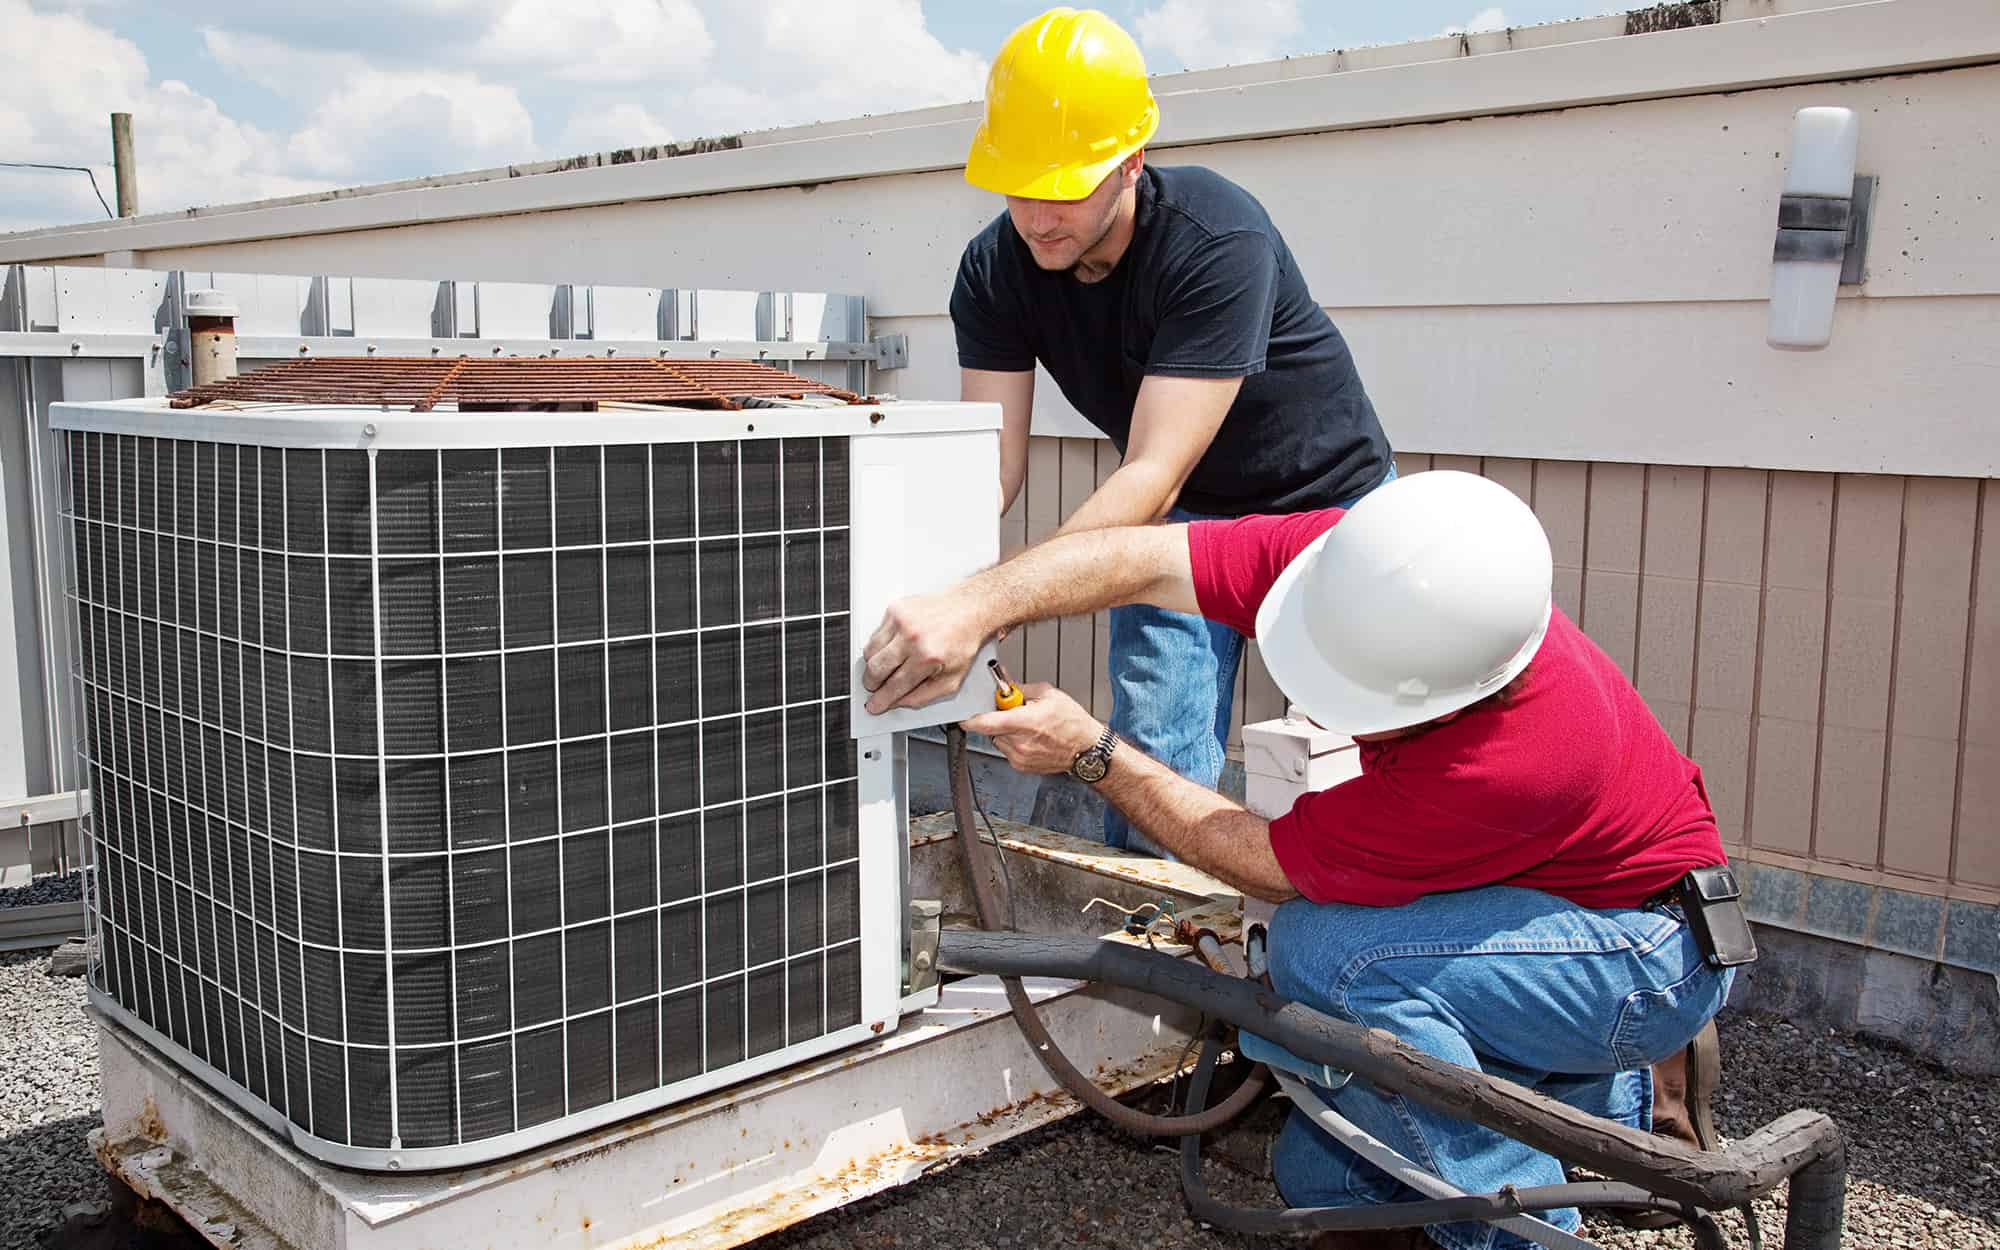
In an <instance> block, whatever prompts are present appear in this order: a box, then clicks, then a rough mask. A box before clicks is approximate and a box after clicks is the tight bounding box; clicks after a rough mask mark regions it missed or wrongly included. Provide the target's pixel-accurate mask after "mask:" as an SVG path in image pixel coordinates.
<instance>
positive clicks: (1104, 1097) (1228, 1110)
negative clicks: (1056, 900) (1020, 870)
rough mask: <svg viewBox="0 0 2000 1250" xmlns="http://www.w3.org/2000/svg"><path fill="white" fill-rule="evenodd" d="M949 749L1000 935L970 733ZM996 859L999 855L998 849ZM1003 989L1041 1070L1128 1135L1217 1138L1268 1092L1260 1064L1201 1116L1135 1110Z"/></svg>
mask: <svg viewBox="0 0 2000 1250" xmlns="http://www.w3.org/2000/svg"><path fill="white" fill-rule="evenodd" d="M944 745H945V759H946V762H947V764H948V765H949V766H950V769H951V807H952V815H953V816H954V817H955V818H956V819H957V821H958V851H959V855H960V857H961V860H962V862H963V863H964V865H965V884H966V888H967V889H968V890H970V891H971V893H972V908H973V911H974V913H976V914H977V915H978V917H979V923H980V924H982V925H985V926H986V927H987V928H989V929H997V928H999V926H1000V905H999V904H998V903H997V902H996V901H995V900H994V898H993V884H992V880H991V878H990V877H989V876H988V875H987V872H986V868H987V859H986V843H985V842H984V840H982V839H981V838H980V836H979V826H978V825H976V824H974V823H973V815H972V809H973V801H972V769H971V764H970V762H969V761H968V760H967V759H966V756H965V730H963V729H961V728H959V727H958V726H957V725H951V726H948V727H947V728H946V729H945V737H944ZM994 854H996V855H997V854H999V851H998V849H997V848H996V849H995V851H994ZM1163 958H1164V956H1163ZM1204 971H1206V969H1204ZM1211 975H1212V974H1211ZM1000 984H1001V986H1002V987H1003V988H1004V989H1005V990H1006V992H1007V1007H1008V1009H1009V1010H1010V1011H1012V1012H1013V1013H1014V1023H1015V1024H1017V1025H1019V1026H1020V1029H1021V1033H1022V1035H1023V1036H1025V1037H1026V1038H1027V1039H1028V1049H1030V1050H1032V1051H1034V1052H1035V1058H1037V1059H1039V1060H1041V1062H1042V1067H1044V1068H1046V1069H1047V1070H1048V1073H1049V1075H1050V1076H1051V1077H1053V1078H1054V1079H1055V1082H1056V1084H1058V1085H1060V1086H1062V1087H1063V1088H1064V1089H1066V1090H1068V1091H1069V1092H1070V1093H1071V1094H1072V1095H1074V1096H1075V1097H1076V1099H1077V1101H1079V1102H1081V1103H1083V1105H1084V1106H1086V1107H1089V1108H1090V1109H1091V1110H1092V1111H1095V1112H1097V1113H1098V1114H1099V1115H1101V1116H1103V1117H1104V1118H1105V1119H1107V1120H1110V1121H1111V1122H1112V1123H1113V1124H1116V1125H1117V1126H1118V1127H1120V1128H1122V1129H1125V1130H1126V1131H1128V1132H1132V1133H1137V1134H1139V1135H1140V1136H1142V1137H1181V1136H1184V1135H1186V1134H1189V1133H1193V1134H1201V1133H1208V1132H1213V1131H1214V1130H1216V1129H1218V1128H1221V1127H1222V1126H1223V1125H1225V1124H1228V1123H1229V1122H1230V1121H1232V1120H1234V1119H1235V1118H1236V1117H1237V1116H1239V1115H1241V1114H1243V1112H1244V1111H1245V1110H1247V1109H1248V1108H1249V1106H1250V1104H1251V1103H1253V1102H1255V1101H1256V1100H1257V1095H1258V1094H1260V1093H1262V1092H1263V1089H1264V1083H1265V1079H1266V1072H1265V1070H1264V1066H1263V1065H1262V1064H1258V1065H1257V1066H1256V1067H1255V1068H1253V1069H1251V1071H1250V1075H1249V1076H1248V1077H1246V1078H1244V1081H1243V1084H1241V1085H1239V1086H1238V1087H1237V1088H1236V1092H1235V1093H1233V1094H1231V1095H1230V1096H1229V1097H1228V1098H1226V1099H1224V1100H1223V1101H1222V1102H1219V1103H1217V1104H1216V1105H1215V1106H1213V1107H1211V1108H1209V1109H1208V1110H1206V1111H1203V1112H1201V1113H1199V1114H1197V1115H1170V1116H1162V1115H1150V1114H1148V1113H1146V1112H1144V1111H1138V1110H1135V1109H1134V1108H1131V1107H1128V1106H1126V1105H1125V1104H1124V1103H1122V1102H1119V1101H1118V1100H1117V1099H1115V1098H1113V1097H1112V1096H1111V1095H1109V1094H1107V1093H1105V1092H1104V1091H1103V1090H1101V1089H1099V1088H1098V1087H1097V1082H1095V1081H1093V1080H1091V1079H1090V1078H1089V1077H1088V1076H1086V1075H1084V1073H1082V1072H1081V1071H1079V1070H1078V1069H1077V1066H1076V1065H1075V1064H1073V1063H1071V1062H1070V1061H1069V1056H1067V1055H1065V1054H1063V1052H1062V1049H1061V1048H1060V1047H1058V1046H1057V1045H1056V1041H1055V1038H1053V1037H1051V1036H1049V1031H1048V1029H1047V1028H1046V1027H1045V1026H1044V1025H1043V1024H1042V1018H1041V1016H1040V1015H1038V1014H1037V1013H1036V1011H1035V1005H1034V1004H1033V1003H1032V1002H1030V1001H1028V993H1027V991H1026V990H1024V989H1022V988H1021V978H1020V977H1018V976H1002V977H1001V978H1000Z"/></svg>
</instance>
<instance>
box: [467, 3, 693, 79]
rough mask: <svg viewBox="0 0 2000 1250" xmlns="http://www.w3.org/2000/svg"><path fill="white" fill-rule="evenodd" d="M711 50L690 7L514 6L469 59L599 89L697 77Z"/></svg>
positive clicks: (511, 6) (689, 5) (630, 4)
mask: <svg viewBox="0 0 2000 1250" xmlns="http://www.w3.org/2000/svg"><path fill="white" fill-rule="evenodd" d="M714 50H715V41H714V39H712V38H710V36H709V33H708V23H707V22H706V21H704V20H703V19H702V15H701V11H700V10H699V9H697V8H695V6H694V5H693V3H691V0H513V3H511V4H509V5H507V6H506V8H505V9H504V10H503V11H502V12H501V13H500V15H499V18H498V20H497V21H495V22H494V23H493V25H492V26H491V27H490V28H489V29H488V30H487V31H486V34H485V35H484V36H483V37H482V38H481V39H480V40H479V41H478V42H477V43H476V44H474V45H473V48H472V50H471V53H470V59H471V60H472V61H474V62H475V63H477V64H480V65H482V66H490V67H496V68H501V69H508V70H512V71H515V72H537V71H539V72H543V73H546V74H548V76H549V77H551V78H555V79H558V80H562V81H566V82H578V83H588V84H592V85H598V84H608V83H637V82H647V81H656V80H657V79H659V78H660V77H661V76H663V75H667V74H673V73H679V72H685V71H687V70H691V69H696V68H699V67H700V66H701V65H702V64H703V63H704V62H706V61H707V60H708V57H709V54H710V53H711V52H713V51H714Z"/></svg>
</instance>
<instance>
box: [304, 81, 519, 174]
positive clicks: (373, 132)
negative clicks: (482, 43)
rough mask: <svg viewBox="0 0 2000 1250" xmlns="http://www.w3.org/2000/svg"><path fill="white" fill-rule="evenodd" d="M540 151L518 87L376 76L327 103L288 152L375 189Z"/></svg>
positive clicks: (307, 166)
mask: <svg viewBox="0 0 2000 1250" xmlns="http://www.w3.org/2000/svg"><path fill="white" fill-rule="evenodd" d="M535 150H536V149H535V122H534V118H533V117H531V116H530V115H529V113H528V109H527V106H526V105H524V104H522V103H521V97H520V95H519V94H518V93H516V92H515V90H514V88H512V87H504V86H497V85H495V84H492V83H488V82H483V81H481V80H480V79H478V78H476V77H474V76H472V75H470V74H460V73H426V72H416V73H383V72H378V71H373V70H370V71H365V72H363V73H360V74H357V75H355V76H353V77H351V78H349V79H348V80H347V81H346V82H344V83H342V84H341V86H340V87H339V88H337V89H336V90H335V91H333V92H332V93H331V94H330V95H328V96H326V97H325V98H324V99H322V100H321V101H320V102H319V104H318V106H317V107H315V108H314V109H313V111H312V113H311V115H310V116H309V117H307V119H306V123H305V125H304V126H303V127H302V128H301V129H300V130H299V131H298V133H296V134H294V135H293V136H292V137H291V141H290V142H289V143H288V144H287V145H286V153H287V155H288V156H289V157H290V159H291V161H292V163H293V164H294V165H295V166H296V167H298V168H299V169H302V170H305V171H308V172H310V173H313V174H316V175H324V176H326V177H331V178H342V179H350V180H352V179H360V180H367V181H373V180H381V179H390V178H397V177H401V176H404V175H407V174H410V173H442V172H444V171H446V170H453V169H476V168H478V167H480V166H483V165H500V164H505V163H507V162H508V161H509V160H521V159H524V158H525V157H527V156H530V155H532V154H533V153H534V152H535Z"/></svg>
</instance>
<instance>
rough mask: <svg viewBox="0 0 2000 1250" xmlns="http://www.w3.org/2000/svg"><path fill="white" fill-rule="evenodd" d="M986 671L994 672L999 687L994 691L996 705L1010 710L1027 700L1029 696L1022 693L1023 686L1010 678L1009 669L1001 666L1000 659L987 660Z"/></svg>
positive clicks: (994, 682) (995, 683)
mask: <svg viewBox="0 0 2000 1250" xmlns="http://www.w3.org/2000/svg"><path fill="white" fill-rule="evenodd" d="M986 671H987V672H989V673H991V674H993V684H994V686H995V687H997V688H996V689H995V690H994V692H993V706H994V707H996V708H998V709H999V710H1001V711H1003V712H1009V711H1012V710H1013V709H1015V708H1017V707H1020V706H1021V704H1023V703H1025V702H1027V698H1028V696H1026V695H1024V694H1022V693H1021V688H1020V687H1019V686H1017V685H1015V684H1014V683H1013V681H1012V680H1011V679H1009V678H1008V676H1007V670H1006V669H1004V668H1002V667H1000V661H998V660H988V661H986Z"/></svg>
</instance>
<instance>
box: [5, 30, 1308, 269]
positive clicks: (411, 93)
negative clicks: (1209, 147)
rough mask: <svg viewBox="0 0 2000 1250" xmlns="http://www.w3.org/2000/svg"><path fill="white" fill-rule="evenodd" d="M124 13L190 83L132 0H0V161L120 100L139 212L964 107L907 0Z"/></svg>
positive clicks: (78, 144)
mask: <svg viewBox="0 0 2000 1250" xmlns="http://www.w3.org/2000/svg"><path fill="white" fill-rule="evenodd" d="M143 2H144V5H145V8H144V10H143V11H144V12H145V13H146V14H147V15H148V17H149V18H157V17H159V16H160V15H161V14H163V13H164V14H165V15H167V16H168V17H169V18H171V19H177V20H185V21H186V22H187V23H188V24H189V25H190V26H191V27H193V28H196V29H199V30H200V35H201V50H202V51H203V52H205V53H206V56H205V57H201V56H199V54H197V56H196V57H195V58H193V59H191V60H187V61H173V60H172V59H171V58H167V57H166V56H165V55H164V54H163V56H162V58H161V59H163V60H167V61H168V63H170V64H172V65H173V67H174V73H175V74H176V75H178V76H182V77H186V78H188V79H189V80H190V81H195V82H196V83H197V85H196V86H190V85H188V84H187V83H185V82H179V81H172V80H171V79H169V78H167V76H166V75H162V74H160V73H159V69H160V66H159V65H158V64H149V61H148V58H147V56H146V55H145V53H143V52H142V51H141V49H140V48H139V47H138V46H136V45H135V44H134V43H133V42H132V41H131V40H130V39H128V38H126V37H124V36H123V35H121V34H119V33H117V32H118V31H119V30H122V29H126V27H125V26H124V25H123V23H125V22H127V21H130V20H133V19H132V15H133V14H135V13H139V12H141V11H142V10H141V8H140V7H139V4H140V0H0V31H4V32H5V36H4V38H0V156H5V157H7V158H9V159H27V160H49V161H54V162H58V163H64V164H80V163H84V162H86V161H88V162H92V163H96V162H99V161H105V160H108V159H109V155H110V153H109V148H110V143H109V134H108V124H107V122H106V120H105V115H106V114H107V113H109V112H110V111H112V110H114V109H129V110H130V111H131V112H132V113H133V114H134V115H135V123H136V128H137V131H138V140H139V160H140V182H141V195H140V206H141V209H142V211H158V210H161V209H175V208H181V207H184V206H187V205H193V204H216V203H229V202H234V201H240V200H246V199H256V198H261V197H264V196H272V195H287V194H296V193H300V192H303V191H309V190H314V189H320V188H325V187H329V186H336V185H350V184H353V183H357V182H369V181H377V180H384V179H394V178H405V177H414V176H420V175H423V174H430V173H444V172H449V171H453V170H461V169H471V168H478V167H482V166H491V165H499V164H507V163H512V162H520V161H530V160H536V159H541V158H544V157H549V156H556V155H568V154H573V153H577V152H582V151H589V150H602V149H606V148H614V147H627V146H639V145H644V144H647V143H656V142H661V141H664V140H666V139H668V138H669V137H673V138H682V139H687V138H694V137H698V136H703V135H721V134H731V133H737V132H741V131H747V130H758V129H765V128H769V127H773V126H783V125H794V124H800V123H807V122H813V121H831V120H837V119H842V118H848V117H855V116H859V115H862V114H865V113H873V114H880V113H887V112H893V111H896V110H899V109H907V108H918V107H923V106H926V105H933V104H944V103H953V102H958V101H965V100H973V99H977V98H978V97H979V95H980V93H981V91H982V89H983V87H984V83H985V76H986V61H985V59H984V57H983V56H982V55H981V54H980V53H979V52H974V51H968V50H965V49H959V48H951V47H947V46H946V45H945V44H944V43H942V42H941V41H940V40H939V39H938V38H937V36H935V35H934V34H932V33H931V32H930V31H929V30H928V29H927V27H926V25H925V21H924V14H923V9H922V6H921V4H920V3H919V0H769V2H768V3H758V4H741V3H736V2H734V0H343V2H342V3H341V4H339V5H338V6H335V7H332V8H329V7H327V6H325V5H323V4H321V5H308V4H306V3H304V2H303V0H282V2H270V3H264V4H259V5H254V6H251V5H244V6H234V5H221V6H218V5H215V4H214V3H213V2H212V0H143ZM1166 2H1167V4H1168V5H1173V4H1178V3H1184V2H1185V0H1166ZM1250 2H1251V3H1252V5H1253V7H1254V5H1255V4H1258V3H1262V4H1266V5H1273V6H1275V7H1278V8H1283V9H1285V10H1286V11H1287V12H1291V10H1292V9H1293V7H1294V6H1293V4H1292V3H1291V0H1285V2H1284V3H1282V4H1277V3H1276V0H1250ZM31 4H32V5H33V6H35V7H31ZM58 4H59V5H66V6H67V9H66V11H63V12H52V11H49V6H50V5H58ZM1294 21H1295V15H1294ZM135 29H136V28H135ZM205 72H206V73H214V74H220V75H227V76H228V78H229V79H230V80H231V81H232V82H233V83H235V84H238V85H237V86H236V88H235V89H234V90H232V91H231V92H229V93H228V94H227V95H225V96H223V98H225V99H228V100H229V101H230V102H231V106H232V108H233V109H235V110H236V111H237V115H235V116H232V115H231V114H230V113H229V112H226V111H225V110H224V109H223V108H222V107H219V106H218V104H217V101H216V100H215V99H211V98H210V97H209V96H207V95H205V94H204V93H203V91H201V90H200V89H198V85H199V82H200V81H202V80H201V79H200V75H201V74H203V73H205ZM258 88H261V89H262V90H263V91H264V92H269V93H271V95H272V96H275V97H276V99H275V100H269V101H268V102H267V103H265V102H260V93H259V92H258V90H257V89H258ZM253 122H255V123H259V124H253ZM99 178H100V181H101V182H102V183H103V184H104V186H105V188H106V194H107V195H109V194H110V175H109V170H108V168H105V169H104V170H103V172H102V173H100V174H99ZM72 182H73V185H72ZM101 214H102V210H101V209H100V208H98V207H97V204H96V201H95V199H94V198H93V197H92V196H91V194H90V188H89V184H88V183H87V182H85V181H84V179H83V178H82V177H80V176H77V175H61V174H43V175H20V176H15V175H13V174H11V173H6V172H0V230H4V229H20V228H27V227H29V226H32V225H45V224H51V223H54V222H61V221H75V220H82V219H87V218H90V217H94V216H100V215H101Z"/></svg>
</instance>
